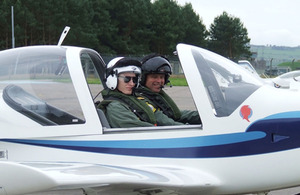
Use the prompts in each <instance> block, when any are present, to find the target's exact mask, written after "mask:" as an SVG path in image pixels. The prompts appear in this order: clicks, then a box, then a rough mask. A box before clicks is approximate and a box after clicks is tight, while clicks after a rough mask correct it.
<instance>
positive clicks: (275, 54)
mask: <svg viewBox="0 0 300 195" xmlns="http://www.w3.org/2000/svg"><path fill="white" fill-rule="evenodd" d="M250 50H251V52H257V56H254V57H255V58H256V60H265V61H266V62H267V65H269V64H270V61H271V59H272V58H273V60H272V65H278V64H281V63H285V62H292V61H293V59H294V61H295V62H297V61H300V46H298V47H284V46H260V45H251V46H250Z"/></svg>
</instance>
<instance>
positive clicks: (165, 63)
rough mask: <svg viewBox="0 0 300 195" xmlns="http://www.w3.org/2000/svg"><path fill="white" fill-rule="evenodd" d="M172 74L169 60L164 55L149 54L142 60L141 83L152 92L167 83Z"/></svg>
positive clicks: (158, 90)
mask: <svg viewBox="0 0 300 195" xmlns="http://www.w3.org/2000/svg"><path fill="white" fill-rule="evenodd" d="M171 74H172V68H171V64H170V62H169V60H168V59H167V58H165V57H164V56H161V55H157V54H150V55H148V56H146V57H145V58H143V60H142V78H141V82H140V83H141V85H143V86H145V87H147V88H149V89H150V90H151V91H153V92H160V90H161V89H162V88H163V87H164V85H165V84H167V83H168V82H170V81H169V77H170V75H171Z"/></svg>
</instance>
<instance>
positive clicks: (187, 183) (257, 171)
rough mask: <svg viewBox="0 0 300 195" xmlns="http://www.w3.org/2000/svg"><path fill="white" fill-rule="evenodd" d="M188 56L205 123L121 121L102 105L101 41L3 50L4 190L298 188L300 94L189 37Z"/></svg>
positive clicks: (181, 49)
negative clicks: (113, 122)
mask: <svg viewBox="0 0 300 195" xmlns="http://www.w3.org/2000/svg"><path fill="white" fill-rule="evenodd" d="M177 55H178V57H179V59H180V63H181V65H182V68H183V71H184V74H185V76H186V79H187V82H188V84H189V87H190V90H191V94H192V96H193V100H194V102H195V105H196V107H197V109H198V111H199V114H200V116H201V120H202V124H201V125H182V126H163V127H161V126H160V127H159V126H158V127H147V128H146V127H136V128H110V127H109V124H107V122H106V120H105V115H103V113H102V112H101V110H98V109H97V107H96V106H95V102H96V101H99V100H97V99H98V98H97V97H99V96H98V93H99V92H100V91H101V89H102V84H100V83H104V82H103V80H104V78H103V73H104V67H105V63H104V61H103V59H102V58H101V56H100V55H99V54H98V53H97V52H96V51H94V50H91V49H87V48H80V47H72V46H62V45H61V44H59V45H54V46H30V47H22V48H15V49H9V50H5V51H1V52H0V70H1V71H0V112H1V114H0V173H1V174H0V195H8V194H9V195H13V194H26V193H37V192H43V191H52V190H70V189H72V190H74V189H82V190H83V192H84V193H85V194H98V193H99V194H172V195H174V194H245V193H264V192H269V191H272V190H275V189H282V188H288V187H292V186H299V185H300V141H299V140H300V104H299V99H300V93H299V92H295V91H292V90H281V89H278V88H275V87H272V86H270V85H266V84H264V83H263V82H262V81H261V80H260V79H258V78H256V77H255V76H253V75H252V74H250V73H248V72H247V71H244V70H242V69H241V68H240V67H239V66H238V65H237V64H236V63H234V62H232V61H230V60H228V59H226V58H223V57H221V56H219V55H217V54H215V53H213V52H210V51H207V50H205V49H202V48H199V47H195V46H191V45H187V44H178V45H177ZM91 83H98V84H91ZM103 87H104V88H105V87H106V86H105V85H104V86H103ZM95 88H96V89H95ZM99 99H100V101H101V98H99Z"/></svg>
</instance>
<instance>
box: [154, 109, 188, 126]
mask: <svg viewBox="0 0 300 195" xmlns="http://www.w3.org/2000/svg"><path fill="white" fill-rule="evenodd" d="M154 115H155V118H156V121H157V125H158V126H166V125H184V123H181V122H177V121H174V120H173V119H172V118H169V117H168V116H167V115H165V114H164V113H163V112H162V111H160V110H156V112H154Z"/></svg>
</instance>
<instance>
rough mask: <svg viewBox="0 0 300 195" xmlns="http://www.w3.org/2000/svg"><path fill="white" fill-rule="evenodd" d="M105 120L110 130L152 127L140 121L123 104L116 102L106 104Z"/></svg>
mask: <svg viewBox="0 0 300 195" xmlns="http://www.w3.org/2000/svg"><path fill="white" fill-rule="evenodd" d="M106 118H107V121H108V123H109V124H110V126H111V127H112V128H122V127H123V128H126V127H148V126H154V125H153V124H151V123H148V122H144V121H141V120H140V119H139V118H138V117H137V116H136V115H135V114H134V113H133V112H132V111H131V110H130V109H129V108H128V107H127V106H126V105H125V104H122V103H120V102H118V101H113V102H111V103H110V104H108V106H107V107H106Z"/></svg>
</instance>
